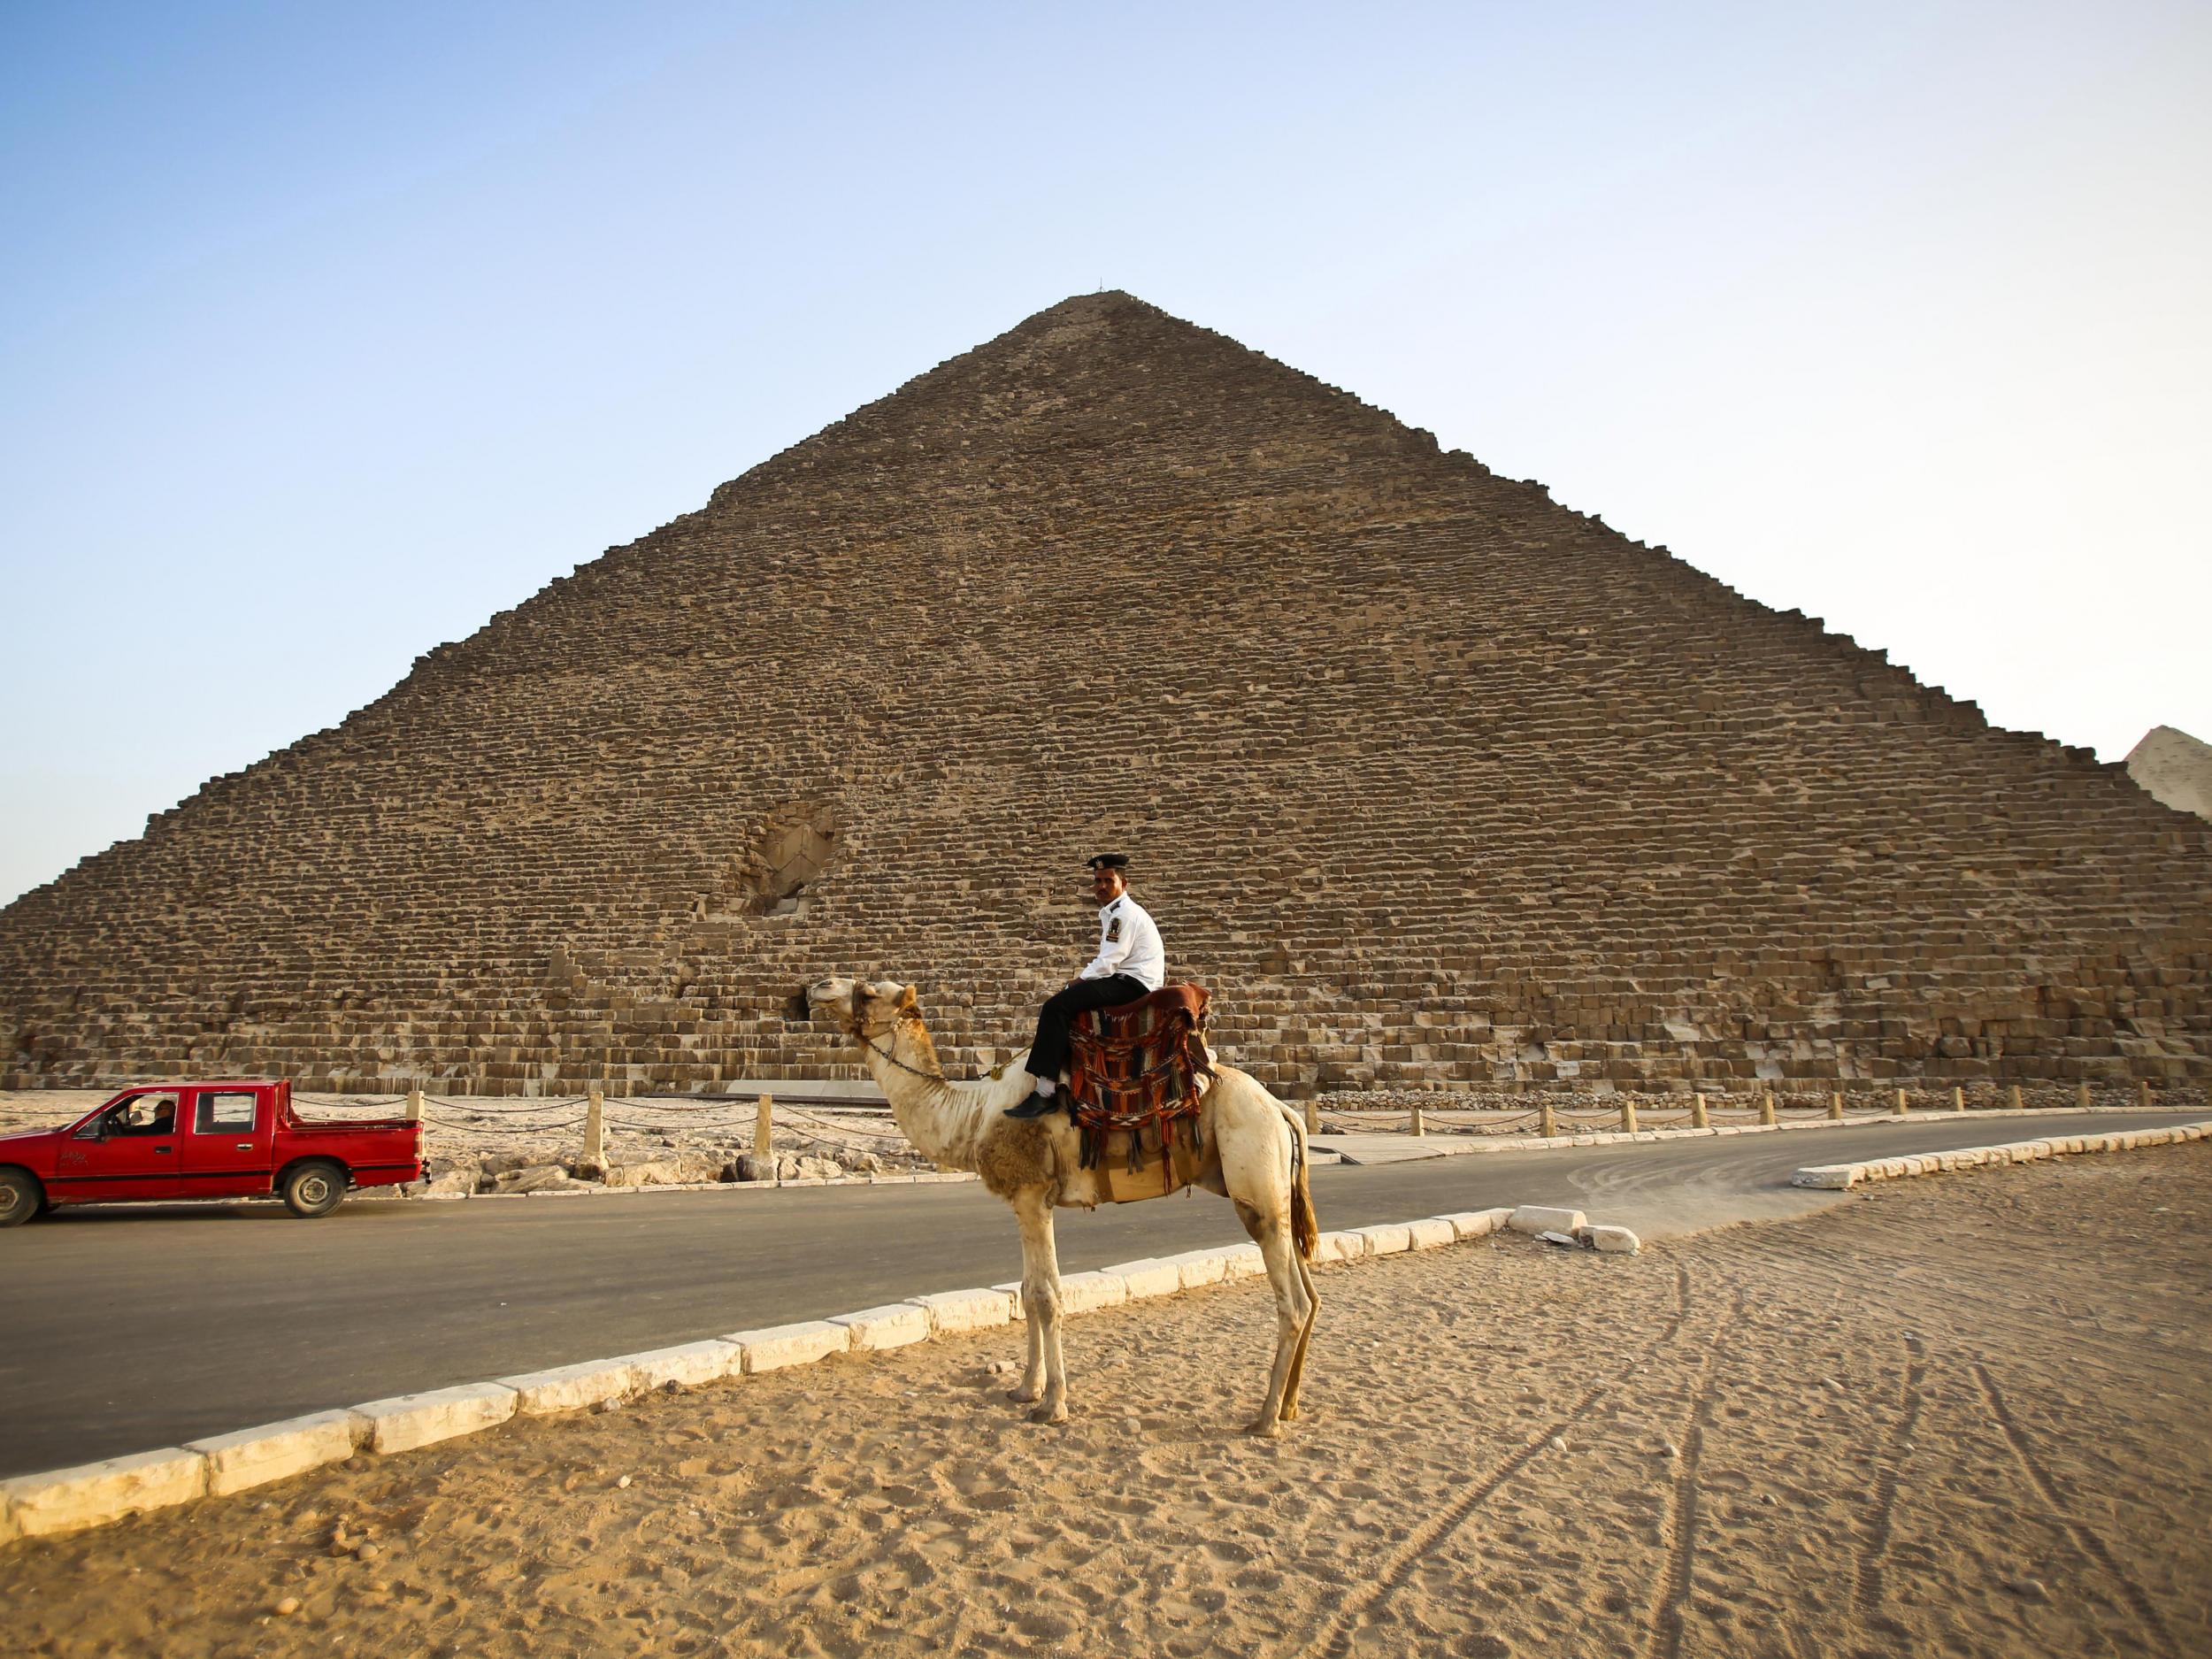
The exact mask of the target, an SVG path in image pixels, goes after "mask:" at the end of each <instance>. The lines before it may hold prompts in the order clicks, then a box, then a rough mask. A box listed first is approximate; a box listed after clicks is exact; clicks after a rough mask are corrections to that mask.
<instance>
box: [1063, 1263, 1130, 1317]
mask: <svg viewBox="0 0 2212 1659" xmlns="http://www.w3.org/2000/svg"><path fill="white" fill-rule="evenodd" d="M1128 1300H1129V1286H1128V1284H1127V1282H1126V1281H1125V1280H1124V1279H1122V1277H1121V1276H1120V1275H1119V1274H1118V1273H1100V1272H1090V1273H1071V1274H1069V1275H1068V1276H1067V1277H1066V1278H1064V1279H1062V1280H1061V1281H1060V1311H1061V1312H1062V1313H1064V1314H1075V1313H1095V1312H1096V1311H1097V1310H1100V1309H1101V1308H1118V1307H1120V1306H1121V1304H1122V1303H1123V1302H1127V1301H1128Z"/></svg>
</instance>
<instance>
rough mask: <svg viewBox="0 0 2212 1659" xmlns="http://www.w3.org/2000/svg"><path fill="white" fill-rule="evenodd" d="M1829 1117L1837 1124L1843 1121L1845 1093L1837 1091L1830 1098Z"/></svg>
mask: <svg viewBox="0 0 2212 1659" xmlns="http://www.w3.org/2000/svg"><path fill="white" fill-rule="evenodd" d="M1828 1116H1829V1117H1830V1118H1832V1119H1833V1120H1834V1121H1835V1122H1837V1123H1841V1122H1842V1121H1843V1091H1842V1090H1841V1089H1837V1090H1836V1091H1835V1092H1834V1093H1833V1094H1830V1095H1829V1096H1828Z"/></svg>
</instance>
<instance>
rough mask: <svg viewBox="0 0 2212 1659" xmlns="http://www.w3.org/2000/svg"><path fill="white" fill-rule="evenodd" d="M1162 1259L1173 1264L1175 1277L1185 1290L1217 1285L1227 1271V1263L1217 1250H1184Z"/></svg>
mask: <svg viewBox="0 0 2212 1659" xmlns="http://www.w3.org/2000/svg"><path fill="white" fill-rule="evenodd" d="M1164 1259H1165V1260H1167V1261H1169V1262H1172V1263H1174V1264H1175V1273H1176V1277H1177V1279H1179V1280H1180V1281H1181V1284H1182V1286H1183V1288H1184V1289H1185V1290H1196V1289H1198V1288H1199V1287H1200V1286H1203V1285H1218V1284H1219V1283H1220V1282H1221V1281H1222V1279H1224V1278H1225V1277H1226V1276H1227V1274H1228V1271H1229V1263H1228V1262H1227V1260H1226V1259H1225V1257H1224V1256H1223V1255H1222V1253H1221V1252H1220V1251H1219V1250H1186V1251H1184V1252H1183V1253H1182V1254H1181V1255H1180V1256H1167V1257H1165V1258H1164Z"/></svg>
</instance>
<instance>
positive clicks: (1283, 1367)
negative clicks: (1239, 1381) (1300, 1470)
mask: <svg viewBox="0 0 2212 1659" xmlns="http://www.w3.org/2000/svg"><path fill="white" fill-rule="evenodd" d="M1237 1219H1238V1220H1240V1221H1241V1222H1242V1223H1244V1230H1245V1231H1246V1232H1247V1233H1250V1234H1251V1235H1252V1242H1253V1243H1255V1244H1256V1245H1258V1246H1259V1247H1260V1256H1261V1258H1262V1259H1263V1261H1265V1262H1266V1263H1267V1282H1268V1284H1269V1285H1270V1286H1272V1287H1273V1289H1274V1292H1275V1363H1274V1366H1273V1368H1272V1369H1271V1371H1269V1373H1268V1379H1267V1402H1266V1403H1265V1404H1263V1406H1261V1408H1260V1414H1259V1416H1257V1417H1254V1418H1253V1419H1252V1421H1251V1423H1250V1425H1248V1426H1249V1428H1250V1430H1251V1432H1253V1433H1255V1434H1259V1435H1264V1436H1266V1437H1268V1438H1269V1439H1272V1438H1273V1437H1274V1436H1276V1435H1278V1434H1280V1433H1281V1432H1283V1430H1282V1419H1283V1417H1284V1416H1285V1415H1286V1413H1285V1412H1284V1409H1283V1406H1284V1402H1285V1401H1286V1399H1287V1398H1288V1397H1289V1390H1290V1386H1291V1373H1292V1368H1293V1364H1294V1362H1295V1361H1296V1360H1297V1359H1298V1358H1299V1356H1300V1352H1301V1350H1302V1348H1303V1346H1304V1342H1305V1338H1306V1333H1307V1332H1308V1330H1309V1329H1310V1327H1311V1325H1312V1323H1313V1313H1314V1310H1315V1306H1316V1304H1315V1302H1314V1300H1313V1298H1312V1297H1311V1296H1310V1295H1309V1294H1308V1285H1307V1280H1306V1277H1305V1275H1304V1274H1303V1273H1302V1271H1300V1269H1301V1268H1302V1266H1303V1265H1304V1264H1303V1263H1301V1262H1300V1261H1299V1260H1298V1253H1297V1251H1296V1249H1295V1248H1294V1247H1293V1246H1292V1244H1291V1241H1290V1219H1289V1217H1288V1215H1287V1214H1285V1215H1282V1216H1266V1215H1262V1214H1261V1213H1260V1212H1259V1211H1258V1210H1255V1209H1254V1208H1253V1207H1252V1206H1251V1205H1249V1204H1248V1203H1246V1202H1244V1201H1243V1200H1242V1199H1239V1200H1237ZM1293 1409H1295V1408H1293Z"/></svg>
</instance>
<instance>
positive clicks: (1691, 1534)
mask: <svg viewBox="0 0 2212 1659" xmlns="http://www.w3.org/2000/svg"><path fill="white" fill-rule="evenodd" d="M1743 1314H1744V1293H1743V1287H1742V1286H1737V1287H1736V1294H1735V1298H1734V1302H1733V1304H1732V1306H1731V1307H1730V1309H1729V1310H1728V1315H1727V1317H1725V1318H1724V1319H1723V1320H1722V1321H1721V1323H1720V1325H1719V1326H1718V1328H1717V1329H1716V1330H1715V1331H1714V1333H1713V1338H1712V1340H1711V1341H1710V1342H1709V1343H1707V1344H1706V1348H1705V1357H1704V1359H1703V1360H1702V1361H1701V1362H1700V1363H1699V1365H1698V1368H1697V1380H1696V1381H1695V1382H1694V1383H1693V1384H1692V1385H1691V1388H1690V1409H1689V1414H1688V1418H1687V1421H1686V1425H1685V1426H1684V1428H1683V1430H1682V1450H1681V1463H1680V1466H1679V1467H1678V1469H1677V1470H1676V1471H1675V1476H1674V1490H1673V1491H1672V1493H1671V1494H1669V1496H1668V1500H1667V1570H1666V1572H1665V1574H1664V1575H1663V1577H1662V1578H1661V1579H1660V1582H1661V1583H1662V1584H1663V1586H1665V1588H1664V1589H1663V1590H1662V1591H1661V1593H1660V1596H1659V1601H1658V1604H1657V1605H1656V1606H1655V1607H1654V1608H1653V1609H1652V1610H1651V1618H1650V1621H1649V1624H1650V1630H1651V1643H1650V1648H1649V1651H1650V1653H1651V1654H1652V1655H1653V1659H1678V1656H1679V1655H1680V1654H1681V1652H1682V1609H1683V1608H1684V1607H1685V1606H1686V1604H1687V1603H1688V1601H1689V1599H1690V1578H1691V1575H1692V1574H1693V1573H1694V1572H1695V1571H1696V1570H1697V1518H1698V1485H1697V1469H1698V1462H1699V1459H1700V1458H1701V1456H1702V1455H1703V1453H1704V1450H1705V1431H1706V1429H1707V1427H1708V1426H1709V1425H1710V1422H1711V1419H1712V1410H1713V1372H1714V1371H1715V1369H1716V1362H1717V1359H1718V1358H1719V1356H1720V1351H1721V1340H1722V1339H1723V1338H1724V1336H1726V1334H1727V1333H1728V1331H1729V1329H1730V1328H1731V1327H1732V1326H1733V1325H1735V1324H1737V1322H1738V1321H1740V1319H1742V1317H1743Z"/></svg>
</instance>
